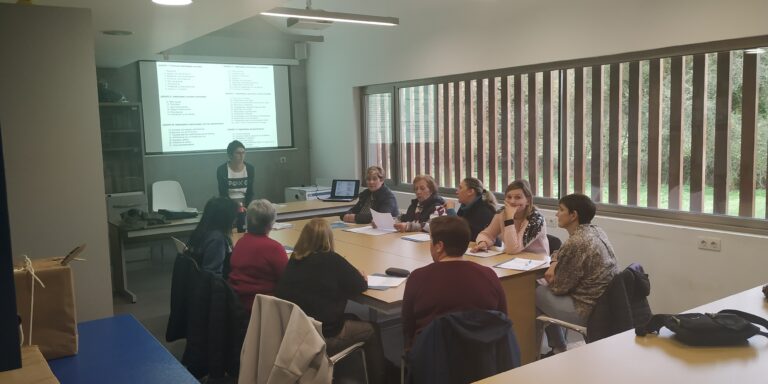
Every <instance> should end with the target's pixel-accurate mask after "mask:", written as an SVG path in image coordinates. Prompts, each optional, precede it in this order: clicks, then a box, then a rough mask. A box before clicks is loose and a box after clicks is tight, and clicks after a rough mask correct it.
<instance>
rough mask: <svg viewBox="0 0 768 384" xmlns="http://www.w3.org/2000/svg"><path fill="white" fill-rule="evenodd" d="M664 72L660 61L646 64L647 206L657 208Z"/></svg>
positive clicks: (653, 60)
mask: <svg viewBox="0 0 768 384" xmlns="http://www.w3.org/2000/svg"><path fill="white" fill-rule="evenodd" d="M663 78H664V72H663V68H662V65H661V59H651V61H650V62H649V63H648V181H647V183H648V206H649V207H652V208H656V207H658V206H659V187H660V185H661V103H662V100H663V99H662V94H661V92H662V89H661V84H662V81H663Z"/></svg>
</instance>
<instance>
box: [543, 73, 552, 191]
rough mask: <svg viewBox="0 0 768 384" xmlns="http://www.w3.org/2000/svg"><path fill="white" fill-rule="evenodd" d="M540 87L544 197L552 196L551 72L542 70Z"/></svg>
mask: <svg viewBox="0 0 768 384" xmlns="http://www.w3.org/2000/svg"><path fill="white" fill-rule="evenodd" d="M541 88H542V93H543V97H542V101H541V103H542V104H543V105H542V116H541V118H542V121H541V126H542V129H543V130H544V140H543V141H542V152H543V154H542V156H543V159H542V168H544V169H543V172H542V176H543V178H544V183H543V184H544V197H552V185H553V182H552V176H553V175H552V72H551V71H544V79H543V80H542V84H541Z"/></svg>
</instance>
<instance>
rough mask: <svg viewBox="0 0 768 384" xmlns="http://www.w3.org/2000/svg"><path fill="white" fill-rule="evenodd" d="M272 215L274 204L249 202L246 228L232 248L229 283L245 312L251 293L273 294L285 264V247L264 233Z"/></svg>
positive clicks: (272, 218)
mask: <svg viewBox="0 0 768 384" xmlns="http://www.w3.org/2000/svg"><path fill="white" fill-rule="evenodd" d="M275 215H276V214H275V207H274V206H273V205H272V203H270V202H269V201H268V200H265V199H260V200H254V201H253V202H251V204H249V205H248V211H247V212H246V221H247V228H248V231H247V232H246V234H245V235H243V237H242V238H241V239H240V240H239V241H238V242H237V244H235V249H234V250H233V251H232V258H231V260H230V269H231V270H230V272H229V285H230V286H232V289H234V290H235V293H237V295H238V296H239V297H240V302H242V303H243V306H244V307H245V308H246V309H247V310H248V311H249V312H250V310H251V307H252V306H253V298H254V296H256V295H257V294H264V295H272V294H273V292H274V290H275V285H276V284H277V281H278V280H279V279H280V276H281V275H282V274H283V271H284V270H285V266H286V264H288V255H286V253H285V248H283V246H282V245H281V244H280V243H278V242H277V241H275V240H272V239H270V238H269V236H268V235H269V231H271V230H272V225H273V224H274V223H275Z"/></svg>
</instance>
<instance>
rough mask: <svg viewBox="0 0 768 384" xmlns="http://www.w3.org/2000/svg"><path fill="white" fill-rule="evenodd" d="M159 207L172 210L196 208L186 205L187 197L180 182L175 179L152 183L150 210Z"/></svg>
mask: <svg viewBox="0 0 768 384" xmlns="http://www.w3.org/2000/svg"><path fill="white" fill-rule="evenodd" d="M161 209H165V210H168V211H174V212H185V211H193V212H196V211H197V209H195V208H189V207H188V206H187V199H186V197H184V191H183V190H182V189H181V184H179V182H178V181H176V180H162V181H155V182H154V183H152V210H153V211H155V212H157V211H159V210H161Z"/></svg>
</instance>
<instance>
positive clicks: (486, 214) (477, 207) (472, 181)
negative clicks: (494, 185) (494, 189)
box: [445, 177, 496, 239]
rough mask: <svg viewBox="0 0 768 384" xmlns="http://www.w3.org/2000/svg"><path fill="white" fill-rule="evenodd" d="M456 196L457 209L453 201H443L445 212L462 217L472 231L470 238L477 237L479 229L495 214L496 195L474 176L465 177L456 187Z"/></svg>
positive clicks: (488, 222) (489, 221)
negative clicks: (457, 201)
mask: <svg viewBox="0 0 768 384" xmlns="http://www.w3.org/2000/svg"><path fill="white" fill-rule="evenodd" d="M456 196H457V198H458V200H459V204H461V206H459V209H458V210H456V204H455V203H454V202H453V201H448V202H446V203H445V209H446V213H447V214H448V215H449V216H452V215H457V216H459V217H463V218H464V220H466V221H467V223H469V229H470V230H471V231H472V237H471V238H472V239H477V235H479V234H480V231H482V230H483V229H485V227H487V226H488V224H490V223H491V220H493V215H495V214H496V196H494V195H493V193H491V191H488V190H486V189H485V187H484V186H483V183H482V182H481V181H480V180H478V179H476V178H474V177H467V178H466V179H464V180H462V181H461V183H460V184H459V187H458V188H456Z"/></svg>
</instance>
